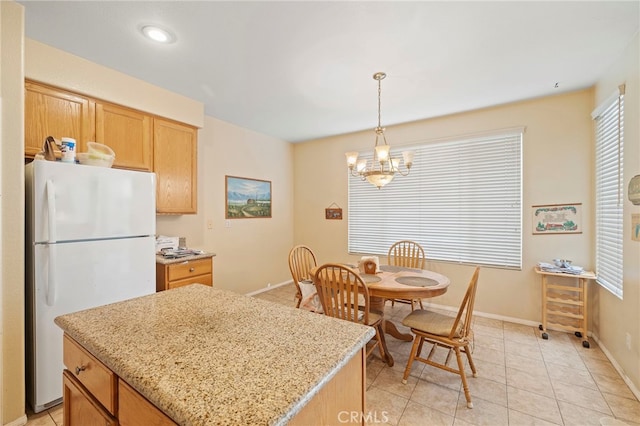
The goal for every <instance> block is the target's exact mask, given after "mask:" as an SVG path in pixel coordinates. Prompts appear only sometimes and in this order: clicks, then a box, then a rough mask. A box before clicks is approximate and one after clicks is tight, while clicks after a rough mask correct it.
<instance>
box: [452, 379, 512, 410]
mask: <svg viewBox="0 0 640 426" xmlns="http://www.w3.org/2000/svg"><path fill="white" fill-rule="evenodd" d="M467 383H468V384H469V391H470V392H471V400H472V401H476V400H477V399H484V400H485V401H489V402H492V403H494V404H498V405H502V406H504V407H506V406H507V385H506V384H504V383H500V382H496V381H493V380H489V379H485V378H483V377H470V376H469V377H467ZM462 392H463V391H462ZM463 393H464V392H463Z"/></svg>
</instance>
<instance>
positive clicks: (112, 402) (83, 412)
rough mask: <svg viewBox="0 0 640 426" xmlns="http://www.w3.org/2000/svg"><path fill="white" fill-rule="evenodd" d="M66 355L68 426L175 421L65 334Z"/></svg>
mask: <svg viewBox="0 0 640 426" xmlns="http://www.w3.org/2000/svg"><path fill="white" fill-rule="evenodd" d="M63 358H64V365H65V367H66V368H67V369H66V370H64V372H63V373H62V381H63V396H62V398H63V419H64V420H63V421H64V425H65V426H84V425H105V426H116V425H118V424H120V425H124V426H127V425H149V424H153V425H159V426H163V425H175V424H176V423H175V422H173V420H171V419H170V418H169V417H167V416H166V415H165V414H164V413H162V412H161V411H160V410H159V409H158V408H157V407H156V406H154V405H153V404H152V403H151V402H149V401H148V400H147V399H146V398H144V397H143V396H142V395H140V394H139V393H138V392H137V391H136V390H135V389H133V388H132V387H131V386H129V384H127V383H126V382H125V381H123V380H121V379H119V378H118V376H117V375H116V374H115V373H114V372H113V371H111V370H110V369H109V368H107V367H106V366H105V365H104V364H103V363H102V362H100V361H99V360H98V359H96V358H95V357H94V356H93V355H91V354H90V353H89V352H87V351H86V350H85V349H84V348H83V347H82V346H80V344H78V343H77V342H76V341H75V340H73V339H72V338H71V337H69V336H68V335H67V334H66V333H65V334H64V337H63ZM116 407H118V409H116Z"/></svg>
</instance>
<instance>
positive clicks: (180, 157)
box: [24, 80, 198, 214]
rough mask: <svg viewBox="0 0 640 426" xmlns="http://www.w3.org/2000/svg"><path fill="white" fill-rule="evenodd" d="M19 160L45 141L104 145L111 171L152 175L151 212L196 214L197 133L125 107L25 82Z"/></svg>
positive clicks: (83, 146)
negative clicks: (22, 148)
mask: <svg viewBox="0 0 640 426" xmlns="http://www.w3.org/2000/svg"><path fill="white" fill-rule="evenodd" d="M24 121H25V154H24V155H25V158H27V159H30V158H34V156H35V155H36V154H37V153H39V152H40V151H41V150H42V145H43V143H44V140H45V138H46V137H47V136H53V137H55V138H58V139H60V138H62V137H71V138H74V139H76V142H77V144H78V145H77V147H76V150H77V152H85V151H86V150H87V142H89V141H96V142H99V143H102V144H105V145H108V146H109V147H111V148H112V149H113V151H114V152H115V153H116V159H115V162H114V164H113V167H118V168H122V169H131V170H141V171H152V172H155V173H156V212H157V213H159V214H193V213H197V198H198V197H197V193H198V182H197V146H198V140H197V129H196V128H195V127H193V126H189V125H186V124H183V123H178V122H175V121H171V120H168V119H165V118H162V117H157V116H154V115H152V114H148V113H145V112H142V111H138V110H135V109H132V108H127V107H125V106H121V105H116V104H112V103H109V102H105V101H102V100H96V99H93V98H90V97H87V96H83V95H79V94H76V93H72V92H69V91H66V90H63V89H59V88H56V87H52V86H48V85H46V84H42V83H38V82H34V81H30V80H26V81H25V120H24Z"/></svg>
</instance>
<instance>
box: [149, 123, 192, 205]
mask: <svg viewBox="0 0 640 426" xmlns="http://www.w3.org/2000/svg"><path fill="white" fill-rule="evenodd" d="M197 142H198V141H197V134H196V129H195V128H194V127H191V126H187V125H184V124H180V123H176V122H173V121H169V120H164V119H159V118H154V120H153V170H154V172H156V180H157V187H156V191H157V192H156V211H157V212H158V213H167V214H183V213H196V212H197V187H198V182H197V172H198V170H197V161H196V158H197V157H196V155H197Z"/></svg>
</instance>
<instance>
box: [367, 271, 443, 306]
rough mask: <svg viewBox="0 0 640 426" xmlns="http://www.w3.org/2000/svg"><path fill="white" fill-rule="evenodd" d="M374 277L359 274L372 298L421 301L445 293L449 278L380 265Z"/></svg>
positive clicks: (429, 272) (426, 272)
mask: <svg viewBox="0 0 640 426" xmlns="http://www.w3.org/2000/svg"><path fill="white" fill-rule="evenodd" d="M380 269H381V271H379V272H378V273H376V274H375V275H367V274H360V276H361V277H362V280H363V281H364V282H365V283H366V284H367V287H368V288H369V293H370V294H371V296H372V297H384V298H389V299H392V298H393V299H422V298H428V297H435V296H440V295H441V294H444V293H446V291H447V288H448V287H449V284H450V283H451V282H450V281H449V278H447V277H446V276H444V275H442V274H439V273H437V272H433V271H429V270H426V269H413V268H402V267H397V266H390V265H381V266H380Z"/></svg>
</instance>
